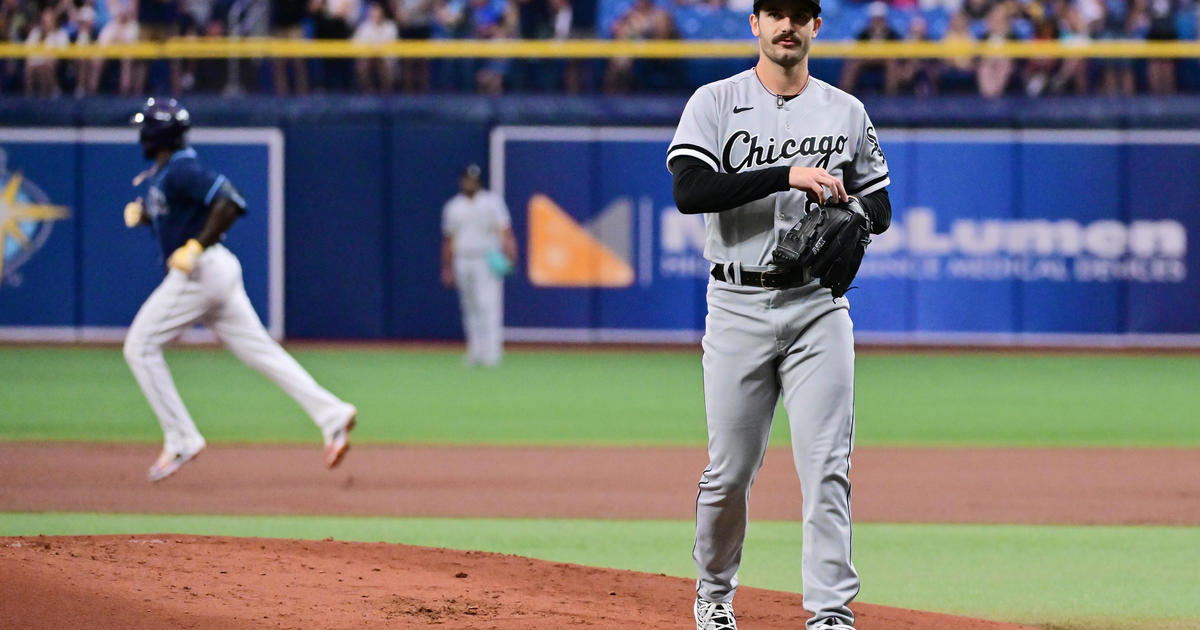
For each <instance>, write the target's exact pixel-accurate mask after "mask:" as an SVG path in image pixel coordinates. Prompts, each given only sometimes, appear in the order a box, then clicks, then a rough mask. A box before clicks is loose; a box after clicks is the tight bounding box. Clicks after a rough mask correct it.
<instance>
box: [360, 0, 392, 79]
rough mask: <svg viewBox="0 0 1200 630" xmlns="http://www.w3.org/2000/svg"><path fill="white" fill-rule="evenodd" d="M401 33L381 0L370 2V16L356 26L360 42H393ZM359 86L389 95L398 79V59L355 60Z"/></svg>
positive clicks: (371, 58)
mask: <svg viewBox="0 0 1200 630" xmlns="http://www.w3.org/2000/svg"><path fill="white" fill-rule="evenodd" d="M399 36H400V34H399V31H398V29H397V28H396V23H395V22H393V21H392V20H390V19H388V17H387V15H386V14H384V12H383V6H382V5H380V4H379V3H378V2H371V3H370V4H368V5H367V17H366V19H364V20H363V21H362V23H361V24H359V25H358V28H356V29H354V36H353V37H352V38H351V40H352V41H353V42H354V43H356V44H363V45H367V46H370V45H376V44H389V43H392V42H394V41H396V39H397V38H398V37H399ZM354 72H355V75H356V76H357V77H358V89H359V90H360V91H362V92H365V93H367V94H374V93H377V92H378V93H382V94H388V93H390V92H391V91H392V88H393V86H394V85H395V82H396V60H395V59H394V58H392V57H373V56H368V57H359V58H358V59H355V60H354Z"/></svg>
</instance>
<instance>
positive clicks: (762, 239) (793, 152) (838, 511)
mask: <svg viewBox="0 0 1200 630" xmlns="http://www.w3.org/2000/svg"><path fill="white" fill-rule="evenodd" d="M682 156H688V157H691V158H696V159H698V160H700V161H702V162H704V163H705V164H707V165H708V166H709V167H711V168H712V169H713V170H714V171H717V172H719V173H740V172H743V171H750V170H755V169H763V168H768V167H772V166H792V167H795V166H804V167H820V168H823V169H825V170H826V171H827V172H829V173H830V174H831V175H833V176H835V177H837V178H839V179H841V180H842V182H843V184H844V185H845V187H846V191H847V192H848V193H849V194H851V195H855V196H860V197H861V196H865V195H867V194H870V193H872V192H875V191H877V190H880V189H882V188H883V187H885V186H887V185H888V184H889V183H890V180H889V179H888V171H887V162H886V161H885V159H884V156H883V152H882V150H880V148H879V143H878V140H877V138H876V136H875V130H874V128H873V127H872V126H871V120H870V118H868V116H867V114H866V111H865V109H864V108H863V105H862V103H861V102H859V100H858V99H856V98H854V97H853V96H850V95H849V94H846V93H845V92H843V91H841V90H839V89H837V88H835V87H833V86H831V85H829V84H827V83H825V82H823V81H820V80H818V79H816V78H811V77H810V79H809V82H808V85H807V86H806V87H805V89H804V90H802V91H801V93H800V94H799V95H797V96H795V97H793V98H790V99H785V98H782V97H779V96H777V95H775V94H773V93H771V92H770V91H768V90H767V89H766V88H765V87H764V86H763V85H762V83H760V82H759V80H758V76H757V75H756V74H755V72H754V71H753V70H748V71H746V72H742V73H740V74H737V75H734V76H732V77H730V78H728V79H725V80H722V81H717V82H715V83H711V84H708V85H705V86H703V87H701V88H700V89H699V90H697V91H696V93H695V94H694V95H693V96H692V98H691V100H689V101H688V104H687V107H686V108H685V109H684V111H683V114H682V117H681V119H680V121H679V127H678V129H677V130H676V132H675V138H674V140H673V141H672V143H671V146H670V148H669V149H668V153H667V164H668V166H670V165H671V162H672V160H673V159H675V158H678V157H682ZM807 205H808V201H807V197H806V195H805V193H803V192H801V191H798V190H794V189H789V190H787V191H783V192H777V193H773V194H770V195H768V196H767V197H765V198H763V199H758V200H756V201H751V202H749V203H746V204H744V205H741V206H738V207H736V208H732V209H729V210H726V211H723V212H713V213H707V214H705V215H704V219H705V225H706V231H707V240H706V242H705V247H704V256H705V258H707V259H708V260H709V261H711V262H712V263H713V264H714V265H719V266H722V267H723V268H730V269H732V268H734V267H736V268H737V269H741V270H750V271H762V270H763V269H766V268H768V267H770V266H771V265H770V261H771V252H772V251H773V250H774V248H775V245H776V243H777V242H778V241H779V239H780V238H781V237H782V235H783V234H784V233H786V231H787V230H788V229H789V228H791V227H792V226H793V225H794V224H795V223H796V222H797V221H798V220H799V219H800V217H801V216H802V214H803V213H804V212H805V211H806V210H807ZM740 273H741V272H740V271H737V272H734V273H728V274H722V276H721V277H722V278H725V279H728V281H725V280H718V279H716V278H715V277H714V278H712V279H710V281H709V285H708V292H707V296H706V297H707V302H708V315H707V317H706V319H705V333H704V339H703V342H702V346H703V350H704V358H703V368H704V406H705V415H706V418H707V424H708V436H709V439H708V455H709V464H708V467H707V468H706V469H705V470H704V474H703V475H702V476H701V479H700V484H699V488H700V492H699V494H698V495H697V499H696V544H695V547H694V549H693V558H694V560H695V563H696V570H697V574H698V580H697V588H696V591H697V596H698V598H699V599H702V600H707V601H711V602H731V601H732V600H733V596H734V593H735V592H736V589H737V571H738V568H739V566H740V564H741V556H742V544H743V541H744V539H745V534H746V526H747V514H748V510H749V494H750V486H751V485H752V484H753V482H754V477H755V475H756V474H757V472H758V469H759V467H760V466H761V465H762V462H763V457H764V455H765V454H766V448H767V443H768V439H769V436H770V433H771V423H772V420H773V416H774V412H775V407H776V404H777V403H778V401H779V400H780V399H781V398H782V400H783V405H784V408H785V409H786V411H787V416H788V423H789V425H790V427H791V432H792V457H793V461H794V464H795V466H796V471H797V474H798V475H799V477H800V483H801V487H802V489H803V493H802V494H803V499H802V500H803V514H804V527H803V531H804V534H803V536H804V540H803V552H802V556H801V565H802V569H801V571H802V576H803V581H804V605H805V608H807V609H808V610H809V611H811V612H812V617H811V619H810V620H809V621H808V625H809V627H815V626H816V625H817V624H818V623H819V622H820V621H821V620H823V619H835V620H837V621H838V622H839V623H845V624H852V623H853V620H854V615H853V613H851V611H850V609H849V607H848V605H849V603H850V601H851V600H853V598H854V597H855V595H856V594H857V593H858V587H859V581H858V573H857V571H856V570H855V569H854V565H853V563H852V561H851V557H850V543H851V526H850V479H849V471H850V451H851V450H852V448H853V442H854V338H853V326H852V324H851V321H850V315H849V306H848V302H847V300H846V299H845V298H844V297H843V298H838V299H836V300H834V299H831V297H832V296H831V294H830V292H829V290H828V289H825V288H822V287H821V286H820V285H819V284H818V283H816V282H811V281H809V282H807V283H805V284H799V285H798V286H790V287H787V288H782V289H765V288H762V287H761V286H754V285H752V284H750V283H747V284H745V285H743V284H741V278H742V276H741V275H740ZM698 627H699V626H698Z"/></svg>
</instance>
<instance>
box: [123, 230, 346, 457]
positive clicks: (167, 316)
mask: <svg viewBox="0 0 1200 630" xmlns="http://www.w3.org/2000/svg"><path fill="white" fill-rule="evenodd" d="M196 322H200V323H203V324H205V325H206V326H208V327H209V328H210V329H212V331H213V332H214V333H215V334H216V336H217V338H218V339H220V340H221V343H222V344H224V345H225V347H226V348H228V349H229V351H230V352H232V353H233V354H234V356H236V357H237V358H238V359H240V360H241V361H242V363H245V364H246V365H248V366H250V367H252V368H254V369H255V370H258V371H259V372H261V373H262V374H263V375H264V376H266V377H267V378H269V379H271V381H272V382H274V383H275V384H276V385H278V386H279V387H280V388H281V389H283V391H284V392H286V393H287V394H288V395H289V396H291V397H292V398H293V399H295V400H296V402H297V403H300V406H301V407H303V408H304V411H305V412H307V413H308V415H309V416H310V417H311V418H312V419H313V422H314V423H316V425H317V427H318V428H320V429H321V433H322V434H323V435H325V436H326V437H328V436H329V435H330V434H331V433H333V432H334V431H336V430H337V429H338V428H340V427H341V426H342V424H344V423H345V421H346V418H347V417H348V416H349V415H350V413H351V412H352V409H353V407H352V406H351V405H350V404H348V403H345V402H343V401H342V400H340V399H338V398H337V397H336V396H334V395H333V394H331V393H329V391H327V390H326V389H325V388H323V387H321V386H320V385H318V384H317V382H316V381H315V380H313V377H312V376H311V375H309V373H308V372H307V371H306V370H305V369H304V368H303V367H301V366H300V364H299V363H297V362H296V360H295V359H294V358H292V356H291V355H289V354H288V353H287V351H286V350H284V349H283V348H282V347H280V345H279V344H278V343H276V342H275V340H274V339H272V338H271V336H270V335H269V334H268V333H267V331H266V329H265V328H263V325H262V322H261V321H259V319H258V314H257V313H255V311H254V307H253V306H252V305H251V304H250V298H249V297H247V296H246V289H245V286H244V285H243V284H242V265H241V263H240V262H238V259H237V257H236V256H234V255H233V253H232V252H230V251H229V250H228V249H226V248H225V247H224V246H223V245H221V244H219V243H218V244H216V245H213V246H212V247H209V248H208V249H206V250H204V252H203V253H201V254H200V257H199V258H198V259H197V260H196V267H195V269H193V270H192V273H191V275H187V274H184V273H183V272H182V271H179V270H176V269H171V270H170V272H169V273H168V274H167V277H166V278H165V279H163V281H162V284H160V285H159V286H158V288H157V289H155V290H154V293H152V294H151V295H150V297H149V298H148V299H147V300H146V302H145V303H144V304H142V307H141V309H139V310H138V313H137V316H136V317H134V319H133V324H132V325H131V326H130V327H129V333H128V335H127V336H126V338H125V361H126V362H128V363H129V368H130V370H132V371H133V375H134V377H135V378H136V379H137V382H138V385H140V386H141V388H142V393H144V394H145V395H146V399H147V400H148V401H149V402H150V407H151V408H153V409H154V413H155V415H157V416H158V422H159V424H160V425H162V430H163V435H164V438H165V439H164V442H165V443H164V447H165V448H166V449H167V450H169V451H172V452H180V453H190V452H195V451H197V450H199V449H200V448H202V447H203V446H204V438H203V437H202V436H201V435H200V432H199V431H198V430H197V429H196V425H195V423H194V422H193V421H192V417H191V415H189V414H188V411H187V408H186V407H184V404H183V400H182V399H180V397H179V392H178V391H177V390H176V389H175V382H174V381H173V380H172V378H171V372H170V370H169V369H168V368H167V362H166V361H165V360H164V359H163V347H164V346H165V345H167V344H168V343H170V342H171V341H174V340H175V339H176V338H178V337H179V336H180V335H181V334H183V332H184V331H185V330H187V329H188V328H189V327H191V326H192V325H193V324H195V323H196ZM248 420H249V419H248Z"/></svg>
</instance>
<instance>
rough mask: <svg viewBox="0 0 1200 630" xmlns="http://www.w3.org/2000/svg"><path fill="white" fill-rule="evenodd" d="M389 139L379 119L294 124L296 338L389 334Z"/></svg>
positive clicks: (290, 278) (291, 226)
mask: <svg viewBox="0 0 1200 630" xmlns="http://www.w3.org/2000/svg"><path fill="white" fill-rule="evenodd" d="M387 139H388V138H387V136H386V135H385V134H384V133H382V129H381V128H380V125H379V124H366V123H363V124H320V125H305V126H299V125H298V126H295V127H292V128H290V129H288V132H287V144H286V154H287V157H286V159H285V160H284V164H285V165H286V173H287V177H286V186H287V206H286V207H287V212H286V222H285V233H286V235H287V241H286V242H287V249H286V250H285V251H286V256H285V257H286V260H287V267H286V269H287V273H286V274H285V275H286V278H287V280H286V285H285V286H286V287H287V305H288V306H287V334H288V336H290V337H299V338H328V337H345V338H354V339H362V338H377V337H382V336H384V315H383V312H384V303H385V301H384V281H385V277H386V275H387V269H386V264H385V263H386V259H385V257H384V249H385V247H384V245H385V243H384V239H385V230H384V227H385V222H384V209H385V208H386V202H385V200H386V199H387V196H386V187H385V186H386V181H387V168H388V166H389V164H388V162H387V160H386V157H387V156H386V153H385V144H386V142H387Z"/></svg>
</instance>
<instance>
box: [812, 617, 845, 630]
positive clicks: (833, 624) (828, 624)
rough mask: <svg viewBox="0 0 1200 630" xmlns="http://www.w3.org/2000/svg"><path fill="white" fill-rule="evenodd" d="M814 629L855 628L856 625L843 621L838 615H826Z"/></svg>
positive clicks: (837, 629)
mask: <svg viewBox="0 0 1200 630" xmlns="http://www.w3.org/2000/svg"><path fill="white" fill-rule="evenodd" d="M812 630H854V626H851V625H849V624H845V623H842V620H841V619H838V618H837V617H826V618H825V619H822V620H820V621H818V622H817V625H815V626H813V627H812Z"/></svg>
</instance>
